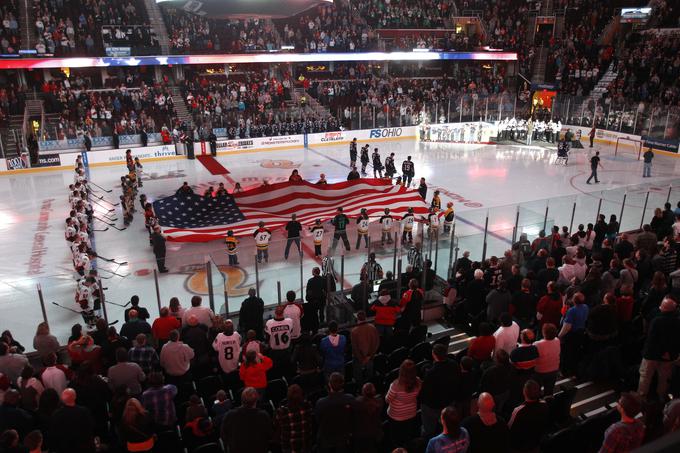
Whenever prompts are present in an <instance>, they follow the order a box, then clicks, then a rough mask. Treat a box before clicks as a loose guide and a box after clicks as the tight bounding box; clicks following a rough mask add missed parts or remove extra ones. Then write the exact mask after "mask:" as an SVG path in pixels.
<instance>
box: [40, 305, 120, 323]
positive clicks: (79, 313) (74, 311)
mask: <svg viewBox="0 0 680 453" xmlns="http://www.w3.org/2000/svg"><path fill="white" fill-rule="evenodd" d="M107 303H109V302H107ZM52 304H53V305H56V306H57V307H59V308H63V309H64V310H68V311H72V312H73V313H76V314H78V315H81V316H82V314H83V313H82V312H80V311H78V310H74V309H73V308H69V307H65V306H63V305H61V304H58V303H56V302H52ZM115 324H118V320H117V319H116V320H115V321H111V322H110V323H109V326H113V325H115Z"/></svg>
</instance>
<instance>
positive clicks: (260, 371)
mask: <svg viewBox="0 0 680 453" xmlns="http://www.w3.org/2000/svg"><path fill="white" fill-rule="evenodd" d="M272 365H273V363H272V359H270V358H269V357H267V356H264V355H262V354H258V353H257V352H255V351H253V350H251V351H248V352H246V359H245V360H244V361H243V363H241V368H240V369H239V377H240V378H241V381H243V384H244V385H245V386H246V387H252V388H254V389H256V390H257V391H258V392H260V394H264V391H265V389H266V388H267V371H269V370H270V369H271V367H272Z"/></svg>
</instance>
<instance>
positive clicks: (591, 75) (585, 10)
mask: <svg viewBox="0 0 680 453" xmlns="http://www.w3.org/2000/svg"><path fill="white" fill-rule="evenodd" d="M612 15H613V8H612V7H611V5H610V2H606V1H595V2H586V1H582V2H576V3H573V4H570V5H569V8H568V9H567V10H566V13H565V23H564V32H563V34H562V36H561V37H557V38H554V37H548V38H546V41H547V42H546V45H547V46H548V49H549V54H548V61H547V63H546V80H549V81H554V80H556V79H557V80H559V81H561V87H562V89H563V90H565V91H566V92H568V93H570V94H572V95H577V96H583V95H587V94H588V93H590V91H591V90H592V89H593V88H594V87H595V85H596V84H597V82H598V81H599V79H600V76H601V75H602V74H603V73H604V71H605V70H606V69H607V67H608V66H609V64H610V63H611V62H612V60H613V58H614V48H613V46H611V45H607V46H601V45H599V44H598V39H599V37H600V35H601V34H602V32H603V30H604V28H605V26H606V25H607V24H608V23H609V22H610V21H611V19H612Z"/></svg>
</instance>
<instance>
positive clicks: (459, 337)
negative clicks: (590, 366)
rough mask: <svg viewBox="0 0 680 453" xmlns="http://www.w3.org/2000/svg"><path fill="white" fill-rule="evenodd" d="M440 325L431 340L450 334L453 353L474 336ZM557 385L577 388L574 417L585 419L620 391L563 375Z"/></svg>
mask: <svg viewBox="0 0 680 453" xmlns="http://www.w3.org/2000/svg"><path fill="white" fill-rule="evenodd" d="M440 326H441V327H440V328H439V329H436V328H433V326H429V328H428V331H429V332H436V333H433V335H432V337H430V338H429V340H430V341H435V340H436V339H438V338H441V337H443V336H446V335H448V336H449V337H450V341H449V353H451V354H456V353H459V352H460V351H462V350H464V349H465V348H467V346H468V344H469V342H470V340H472V339H473V338H474V337H471V336H469V335H468V334H467V333H465V332H464V331H462V330H461V329H459V328H456V327H453V328H450V327H444V326H443V324H440ZM555 386H556V388H558V387H560V386H564V387H574V388H576V395H575V396H574V400H573V402H572V405H571V415H572V417H574V418H581V419H584V418H588V417H592V416H594V415H597V414H599V413H601V412H603V411H606V410H607V409H609V408H610V407H613V405H614V404H615V403H616V401H617V399H618V396H619V394H618V392H617V391H616V390H614V389H613V388H612V386H610V385H608V384H605V383H596V382H593V381H583V382H579V381H578V380H577V379H576V378H575V377H564V376H561V377H560V378H559V379H558V380H557V382H555ZM556 391H557V390H556Z"/></svg>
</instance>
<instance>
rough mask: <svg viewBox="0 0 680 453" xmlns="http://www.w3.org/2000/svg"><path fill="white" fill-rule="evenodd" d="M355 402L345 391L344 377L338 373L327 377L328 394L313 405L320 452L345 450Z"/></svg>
mask: <svg viewBox="0 0 680 453" xmlns="http://www.w3.org/2000/svg"><path fill="white" fill-rule="evenodd" d="M356 407H357V402H356V400H355V399H354V397H353V396H352V395H349V394H347V393H345V378H344V377H343V375H342V374H340V373H333V374H331V376H330V378H329V379H328V396H326V397H324V398H320V399H319V400H318V401H317V402H316V406H314V417H315V420H316V425H317V427H318V429H317V448H318V451H319V452H320V453H331V452H347V451H350V450H349V440H350V438H351V435H352V431H353V426H354V424H353V415H354V414H355V412H356Z"/></svg>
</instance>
